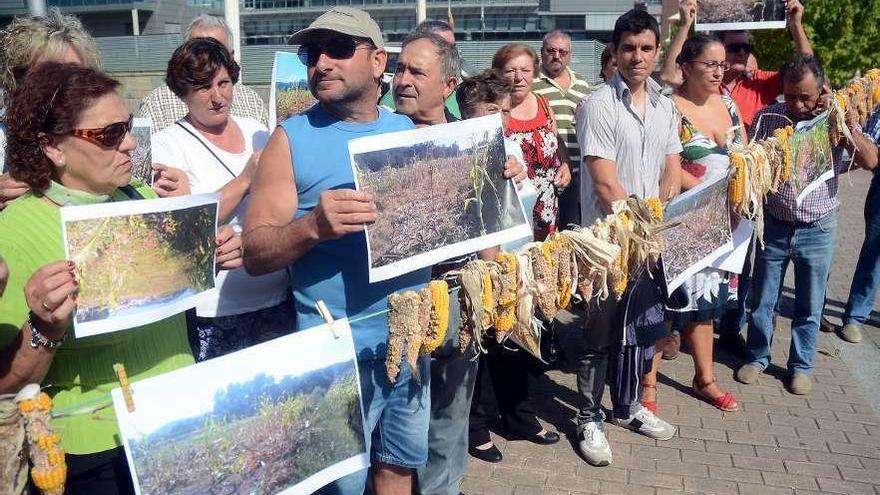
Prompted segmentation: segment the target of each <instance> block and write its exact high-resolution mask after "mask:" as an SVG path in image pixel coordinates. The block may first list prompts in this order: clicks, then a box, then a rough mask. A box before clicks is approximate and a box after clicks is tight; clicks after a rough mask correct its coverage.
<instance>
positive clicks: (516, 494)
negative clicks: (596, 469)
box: [513, 486, 596, 495]
mask: <svg viewBox="0 0 880 495" xmlns="http://www.w3.org/2000/svg"><path fill="white" fill-rule="evenodd" d="M570 493H571V492H570V491H568V490H557V489H556V488H547V487H546V486H540V487H535V486H517V487H516V488H515V489H514V491H513V495H569V494H570ZM582 493H596V492H582Z"/></svg>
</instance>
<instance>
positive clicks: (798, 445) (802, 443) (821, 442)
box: [776, 432, 837, 452]
mask: <svg viewBox="0 0 880 495" xmlns="http://www.w3.org/2000/svg"><path fill="white" fill-rule="evenodd" d="M831 433H834V432H831ZM835 440H837V439H835ZM776 442H777V443H778V444H779V446H780V447H785V448H790V449H806V450H819V451H822V452H828V443H827V442H826V441H825V438H824V436H823V435H821V434H817V435H816V437H812V438H811V437H787V436H782V435H779V436H777V437H776Z"/></svg>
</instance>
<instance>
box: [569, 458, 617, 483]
mask: <svg viewBox="0 0 880 495" xmlns="http://www.w3.org/2000/svg"><path fill="white" fill-rule="evenodd" d="M617 464H618V463H617V459H615V460H614V464H613V465H612V466H605V467H594V466H591V465H589V464H587V463H583V464H581V465H580V466H579V467H578V470H577V477H578V478H583V479H585V480H596V481H614V482H616V483H626V480H627V477H628V476H629V473H628V471H627V470H626V469H623V468H621V467H617Z"/></svg>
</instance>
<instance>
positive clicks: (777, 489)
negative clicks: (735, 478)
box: [737, 483, 794, 495]
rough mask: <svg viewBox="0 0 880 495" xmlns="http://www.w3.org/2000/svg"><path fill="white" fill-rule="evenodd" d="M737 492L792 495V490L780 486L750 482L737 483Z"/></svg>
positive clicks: (754, 494)
mask: <svg viewBox="0 0 880 495" xmlns="http://www.w3.org/2000/svg"><path fill="white" fill-rule="evenodd" d="M737 486H739V493H741V494H744V495H792V493H793V492H794V490H792V489H791V488H785V487H782V486H767V485H754V484H752V483H737Z"/></svg>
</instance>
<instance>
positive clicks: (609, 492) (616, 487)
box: [599, 481, 656, 495]
mask: <svg viewBox="0 0 880 495" xmlns="http://www.w3.org/2000/svg"><path fill="white" fill-rule="evenodd" d="M599 493H601V494H602V495H653V494H654V493H656V491H655V488H654V487H653V486H639V485H623V484H620V483H613V482H608V481H603V482H602V483H599Z"/></svg>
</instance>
